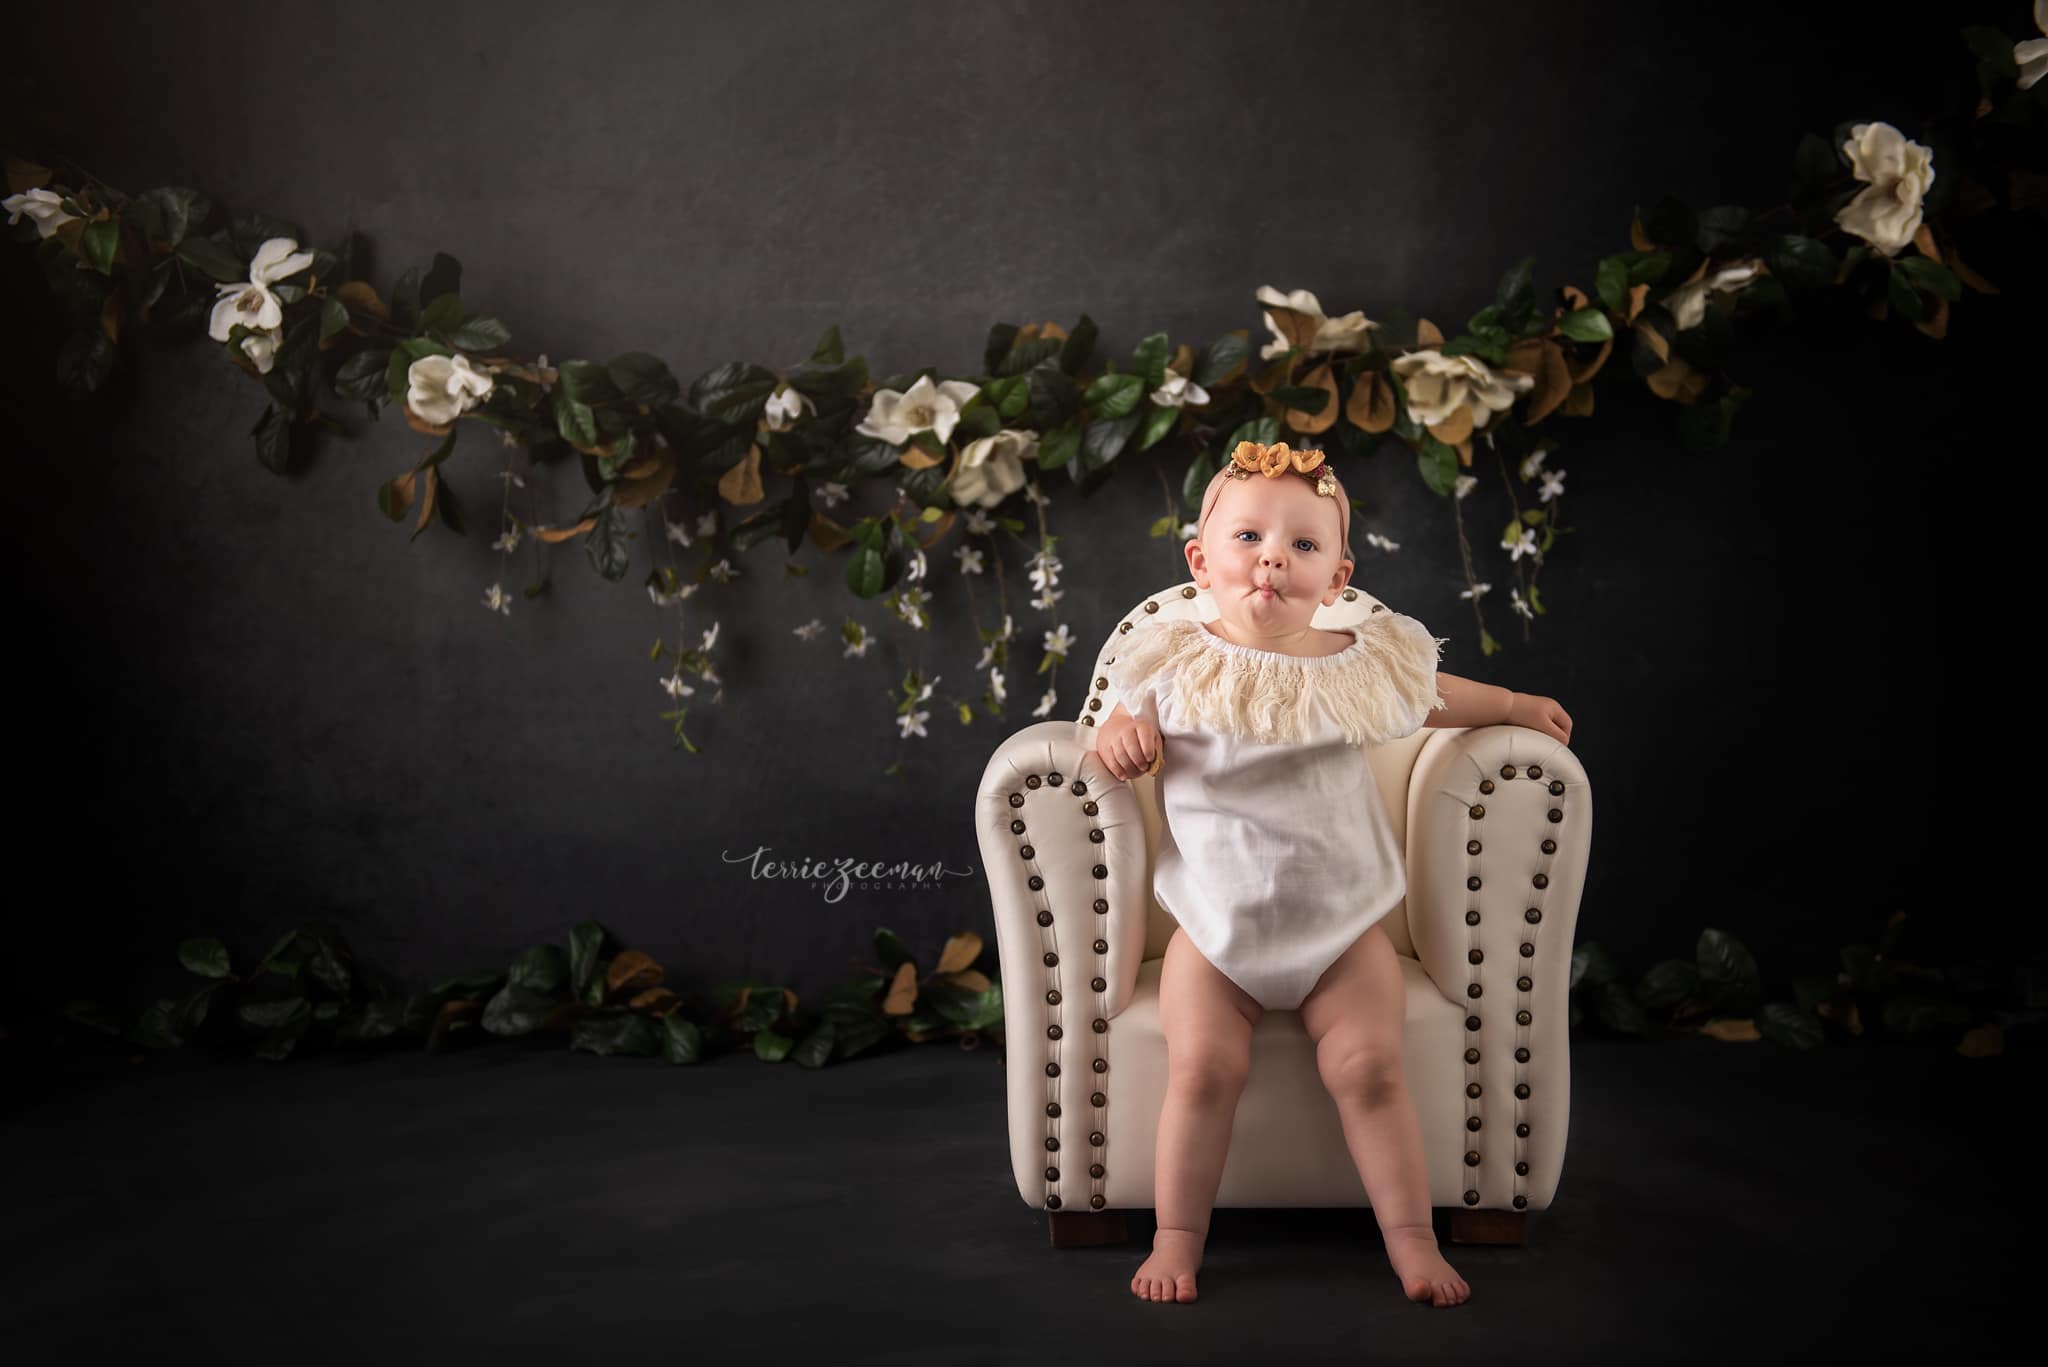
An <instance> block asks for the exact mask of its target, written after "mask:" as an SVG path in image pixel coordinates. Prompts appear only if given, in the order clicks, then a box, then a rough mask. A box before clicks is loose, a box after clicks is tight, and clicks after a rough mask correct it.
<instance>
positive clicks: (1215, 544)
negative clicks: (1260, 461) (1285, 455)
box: [1187, 474, 1351, 635]
mask: <svg viewBox="0 0 2048 1367" xmlns="http://www.w3.org/2000/svg"><path fill="white" fill-rule="evenodd" d="M1338 497H1342V495H1341V494H1340V495H1338ZM1339 535H1340V529H1339V526H1338V511H1337V500H1336V498H1328V497H1325V496H1323V495H1321V494H1318V493H1317V492H1316V491H1315V486H1314V485H1312V484H1310V483H1309V482H1308V481H1307V480H1304V479H1301V478H1298V477H1297V476H1294V475H1291V474H1289V475H1280V476H1278V477H1276V478H1270V479H1269V478H1267V477H1265V476H1263V475H1255V476H1253V477H1252V478H1251V479H1240V480H1231V481H1229V482H1227V483H1226V484H1225V485H1224V486H1223V490H1222V492H1220V493H1219V494H1217V495H1216V506H1215V507H1214V508H1212V509H1210V511H1209V520H1208V522H1207V523H1206V524H1204V526H1203V528H1202V535H1201V536H1200V538H1198V539H1197V540H1194V541H1190V542H1188V543H1187V557H1188V568H1189V570H1190V571H1192V573H1193V575H1194V580H1195V583H1196V584H1197V585H1199V586H1200V587H1202V588H1205V589H1207V590H1209V593H1210V596H1211V597H1213V598H1214V599H1215V600H1216V609H1217V611H1218V612H1220V613H1221V614H1222V615H1223V616H1224V618H1225V619H1227V620H1228V621H1229V622H1230V623H1231V624H1232V625H1233V626H1241V627H1243V628H1245V629H1246V630H1247V631H1248V632H1249V633H1252V634H1256V635H1272V634H1275V633H1278V632H1286V631H1296V630H1300V629H1303V628H1305V627H1307V626H1308V625H1309V619H1310V618H1312V617H1314V616H1315V613H1316V609H1317V608H1318V607H1323V606H1327V605H1329V604H1331V603H1334V602H1336V601H1337V594H1338V592H1339V591H1341V590H1342V589H1343V587H1344V584H1345V581H1346V580H1348V579H1349V578H1350V577H1351V561H1350V559H1349V558H1348V557H1347V556H1345V555H1344V554H1343V553H1342V550H1341V548H1340V547H1339V545H1338V537H1339Z"/></svg>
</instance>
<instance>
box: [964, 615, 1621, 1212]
mask: <svg viewBox="0 0 2048 1367" xmlns="http://www.w3.org/2000/svg"><path fill="white" fill-rule="evenodd" d="M1385 610H1386V609H1385V608H1384V607H1383V606H1382V605H1381V604H1379V603H1377V602H1375V601H1374V600H1373V599H1372V598H1371V597H1370V596H1369V595H1367V594H1365V593H1364V592H1362V591H1360V590H1358V589H1356V588H1349V589H1346V590H1345V591H1344V593H1343V595H1342V596H1341V597H1340V598H1339V599H1338V601H1337V602H1336V603H1335V604H1333V605H1331V606H1329V607H1325V608H1321V609H1319V610H1318V611H1317V613H1316V616H1315V618H1314V622H1315V624H1316V625H1317V626H1320V627H1329V628H1335V627H1339V626H1342V625H1345V624H1347V623H1351V622H1355V621H1358V620H1359V619H1361V618H1363V617H1364V616H1365V615H1366V614H1367V613H1369V612H1381V611H1385ZM1146 614H1164V615H1167V616H1176V617H1192V618H1197V619H1199V620H1204V621H1213V620H1214V619H1215V618H1216V616H1217V612H1216V609H1215V607H1214V605H1213V604H1212V603H1211V602H1210V599H1209V594H1208V592H1207V591H1206V590H1203V589H1199V588H1197V587H1196V586H1195V585H1194V584H1193V583H1185V584H1180V585H1176V586H1174V587H1172V588H1169V589H1166V590H1165V591H1163V592H1160V593H1156V594H1153V595H1152V596H1151V597H1149V598H1147V599H1145V600H1144V601H1142V602H1140V603H1138V604H1136V605H1135V606H1134V608H1133V610H1132V611H1131V612H1129V613H1127V614H1125V616H1124V618H1123V620H1122V621H1121V622H1119V623H1118V625H1117V628H1116V630H1115V631H1112V632H1111V633H1110V636H1109V639H1108V640H1107V641H1106V642H1105V643H1104V644H1103V646H1102V649H1101V650H1100V651H1098V652H1097V653H1096V657H1095V661H1094V667H1093V669H1091V670H1090V672H1089V676H1088V680H1087V693H1088V696H1087V701H1086V703H1085V705H1084V706H1083V707H1082V709H1081V713H1080V717H1079V719H1078V720H1077V721H1073V722H1067V721H1046V722H1040V723H1037V724H1035V725H1032V726H1027V727H1025V728H1024V729H1023V730H1021V731H1019V732H1017V733H1016V734H1015V735H1013V736H1011V737H1010V738H1009V739H1008V740H1007V741H1005V742H1004V743H1003V744H1002V746H1001V747H1000V748H999V749H998V750H997V751H996V753H995V755H994V757H993V758H992V759H990V760H989V763H988V767H987V769H986V770H985V771H984V772H983V774H982V780H981V792H980V795H979V797H978V798H977V800H976V806H975V826H976V831H977V834H978V837H979V840H980V843H981V854H982V862H983V865H984V867H985V869H986V871H987V876H988V883H989V892H990V896H991V898H992V900H993V902H994V905H995V923H996V940H997V947H998V951H999V954H1000V957H1001V962H1002V979H1003V996H1004V1011H1005V1038H1006V1041H1007V1044H1006V1062H1005V1067H1006V1071H1007V1081H1008V1087H1009V1120H1010V1163H1011V1167H1012V1169H1013V1170H1014V1173H1015V1176H1016V1179H1017V1190H1018V1192H1019V1193H1020V1194H1021V1195H1022V1196H1023V1198H1024V1200H1025V1202H1026V1203H1027V1204H1029V1205H1032V1206H1039V1207H1043V1208H1044V1209H1045V1211H1046V1212H1047V1224H1048V1227H1049V1230H1050V1233H1051V1237H1052V1242H1053V1243H1054V1244H1055V1245H1056V1246H1061V1247H1065V1246H1070V1245H1075V1244H1088V1243H1105V1242H1119V1241H1122V1240H1123V1239H1124V1238H1126V1237H1127V1236H1126V1232H1125V1227H1124V1211H1126V1210H1128V1209H1131V1208H1134V1207H1135V1208H1140V1209H1150V1208H1151V1207H1152V1203H1153V1186H1152V1167H1153V1152H1154V1142H1155V1139H1156V1137H1157V1129H1158V1122H1159V1112H1160V1103H1161V1101H1162V1100H1163V1099H1164V1096H1165V1091H1166V1042H1165V1039H1164V1037H1163V1036H1162V1034H1161V1033H1160V1025H1159V969H1160V965H1161V963H1162V959H1161V956H1162V955H1163V954H1164V953H1165V952H1166V943H1167V940H1168V939H1169V938H1170V937H1171V936H1172V933H1173V920H1172V918H1171V917H1170V916H1168V914H1167V913H1166V911H1165V910H1164V909H1163V908H1162V907H1161V906H1160V905H1159V903H1158V902H1157V901H1156V900H1155V899H1154V898H1153V896H1152V890H1151V889H1152V861H1153V858H1154V856H1155V854H1156V852H1157V850H1158V845H1159V820H1160V818H1159V805H1158V798H1157V794H1156V793H1155V785H1156V780H1154V779H1152V778H1150V777H1140V778H1138V779H1136V780H1134V781H1133V782H1130V783H1123V782H1119V781H1118V780H1116V779H1114V778H1112V777H1111V776H1110V775H1109V772H1108V770H1107V769H1106V768H1104V766H1103V764H1102V762H1101V760H1100V759H1099V758H1098V757H1097V756H1096V754H1095V750H1094V742H1093V737H1092V735H1091V733H1090V728H1092V727H1093V726H1094V725H1095V724H1096V722H1097V721H1098V720H1099V719H1100V718H1103V717H1106V716H1108V715H1109V712H1110V709H1111V708H1113V707H1114V706H1115V705H1116V701H1117V695H1116V691H1115V688H1114V686H1113V685H1112V684H1111V683H1110V682H1109V677H1108V675H1107V673H1106V672H1105V671H1104V669H1103V666H1104V665H1105V664H1106V663H1108V662H1109V661H1110V660H1111V659H1113V658H1114V657H1115V654H1116V650H1117V644H1118V642H1119V641H1120V640H1121V639H1122V636H1123V634H1124V633H1125V632H1127V631H1130V630H1131V629H1132V628H1133V627H1135V626H1136V625H1137V624H1138V623H1139V622H1140V621H1142V620H1143V618H1144V616H1145V615H1146ZM1367 759H1368V762H1369V764H1370V766H1371V769H1372V772H1373V775H1374V777H1375V778H1376V779H1377V780H1378V783H1379V791H1380V796H1381V798H1382V799H1383V800H1384V801H1385V803H1386V806H1387V813H1388V816H1389V817H1390V818H1391V819H1392V821H1393V825H1394V832H1395V836H1396V838H1397V839H1398V840H1400V842H1401V844H1402V847H1403V848H1404V849H1405V850H1406V852H1407V877H1408V887H1407V897H1406V900H1405V902H1403V903H1401V904H1398V905H1397V906H1396V907H1395V909H1394V911H1393V912H1392V913H1391V914H1390V915H1389V916H1388V917H1387V918H1386V920H1385V921H1384V922H1382V924H1383V925H1385V926H1386V927H1387V930H1388V932H1389V934H1391V935H1392V937H1393V940H1394V945H1395V947H1396V948H1397V949H1398V950H1399V951H1400V953H1401V956H1402V957H1401V967H1402V969H1403V971H1404V973H1405V975H1406V979H1407V988H1408V992H1407V1013H1406V1017H1405V1020H1406V1024H1405V1034H1404V1038H1403V1057H1404V1062H1405V1074H1406V1079H1407V1083H1408V1091H1409V1094H1410V1096H1411V1097H1413V1099H1414V1102H1415V1106H1416V1110H1417V1112H1418V1113H1419V1116H1420V1119H1421V1122H1422V1133H1423V1142H1424V1147H1425V1150H1426V1152H1427V1154H1428V1157H1429V1182H1430V1202H1431V1204H1432V1205H1435V1206H1445V1207H1449V1208H1450V1217H1451V1218H1450V1236H1451V1239H1452V1240H1453V1241H1454V1242H1458V1243H1517V1244H1518V1243H1521V1242H1523V1240H1524V1238H1525V1233H1526V1221H1527V1219H1528V1214H1529V1212H1531V1211H1537V1210H1542V1209H1544V1208H1545V1207H1546V1206H1548V1205H1549V1204H1550V1201H1551V1198H1552V1196H1553V1195H1554V1194H1555V1193H1556V1191H1557V1179H1558V1174H1559V1170H1560V1169H1561V1168H1562V1166H1563V1163H1564V1145H1565V1134H1566V1131H1567V1128H1568V1122H1569V1119H1570V1111H1571V1070H1570V1060H1569V1057H1568V1047H1569V1043H1570V1040H1569V1023H1568V1020H1567V1011H1568V993H1569V990H1570V975H1571V958H1572V928H1573V925H1574V923H1575V922H1576V920H1577V916H1578V906H1579V893H1580V889H1581V888H1582V887H1583V886H1584V879H1585V871H1586V856H1587V851H1588V849H1589V848H1590V844H1591V838H1592V833H1593V823H1592V818H1593V808H1592V797H1591V790H1590V789H1589V787H1588V785H1587V782H1586V776H1585V773H1584V771H1583V770H1581V769H1580V767H1579V763H1578V760H1577V758H1576V757H1575V756H1574V755H1573V754H1572V752H1571V751H1570V750H1569V749H1567V748H1566V747H1565V746H1564V745H1562V744H1560V743H1559V742H1557V741H1555V740H1553V739H1551V738H1550V737H1549V736H1546V735H1544V734H1543V733H1541V732H1539V731H1534V730H1530V729H1528V728H1526V727H1519V726H1504V725H1503V726H1483V727H1475V728H1463V729H1457V730H1448V729H1442V728H1437V727H1424V728H1423V729H1422V730H1420V731H1418V732H1417V733H1415V734H1414V735H1413V736H1409V737H1405V738H1403V739H1401V740H1398V741H1394V742H1391V743H1389V744H1386V745H1383V746H1377V747H1372V748H1370V749H1369V750H1368V752H1367ZM1216 1204H1217V1205H1218V1206H1369V1205H1370V1202H1369V1201H1368V1200H1367V1199H1366V1195H1365V1188H1364V1184H1363V1183H1362V1182H1360V1180H1359V1177H1358V1170H1357V1168H1356V1167H1355V1166H1354V1165H1353V1163H1352V1160H1351V1155H1350V1153H1349V1152H1348V1150H1347V1149H1346V1148H1345V1144H1344V1135H1343V1131H1342V1128H1341V1127H1340V1125H1339V1123H1338V1118H1337V1109H1336V1105H1335V1103H1333V1102H1332V1101H1331V1100H1330V1097H1329V1094H1328V1093H1327V1092H1326V1091H1325V1090H1324V1088H1323V1084H1322V1081H1321V1079H1320V1077H1319V1075H1318V1074H1317V1071H1316V1063H1315V1054H1314V1049H1313V1047H1312V1046H1311V1045H1310V1043H1309V1039H1308V1035H1307V1034H1306V1033H1305V1032H1304V1031H1303V1029H1302V1026H1301V1017H1300V1013H1299V1012H1296V1011H1268V1012H1266V1013H1265V1014H1264V1015H1263V1016H1262V1017H1261V1018H1260V1020H1259V1023H1258V1025H1257V1026H1256V1027H1255V1028H1254V1029H1253V1032H1252V1064H1251V1073H1250V1076H1249V1078H1248V1080H1247V1081H1246V1084H1245V1089H1244V1093H1243V1095H1242V1097H1241V1098H1240V1099H1239V1102H1238V1108H1237V1114H1236V1119H1235V1123H1234V1127H1233V1129H1232V1134H1231V1143H1230V1154H1229V1158H1228V1160H1227V1162H1226V1163H1225V1166H1224V1170H1223V1177H1222V1181H1221V1184H1220V1186H1219V1188H1218V1190H1217V1194H1216Z"/></svg>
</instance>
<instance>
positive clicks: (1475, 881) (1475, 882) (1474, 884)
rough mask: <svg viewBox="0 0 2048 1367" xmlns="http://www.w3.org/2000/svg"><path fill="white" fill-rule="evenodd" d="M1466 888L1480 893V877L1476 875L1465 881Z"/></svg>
mask: <svg viewBox="0 0 2048 1367" xmlns="http://www.w3.org/2000/svg"><path fill="white" fill-rule="evenodd" d="M1465 886H1466V887H1467V888H1469V889H1471V890H1472V891H1473V892H1477V891H1479V875H1478V874H1476V873H1475V874H1473V875H1472V876H1471V877H1469V878H1467V879H1466V880H1465Z"/></svg>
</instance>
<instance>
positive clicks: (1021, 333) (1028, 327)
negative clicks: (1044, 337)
mask: <svg viewBox="0 0 2048 1367" xmlns="http://www.w3.org/2000/svg"><path fill="white" fill-rule="evenodd" d="M1037 336H1038V324H1036V323H1026V324H1024V325H1023V326H1022V327H1020V328H1018V329H1017V335H1016V336H1015V337H1012V338H1011V339H1010V350H1012V351H1015V350H1016V349H1017V348H1018V347H1020V346H1022V345H1023V344H1024V343H1026V342H1029V341H1032V340H1034V339H1035V338H1036V337H1037Z"/></svg>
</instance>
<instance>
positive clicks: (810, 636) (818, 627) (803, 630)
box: [791, 617, 825, 641]
mask: <svg viewBox="0 0 2048 1367" xmlns="http://www.w3.org/2000/svg"><path fill="white" fill-rule="evenodd" d="M824 629H825V624H824V623H823V622H821V621H819V620H818V619H817V618H815V617H813V618H812V619H811V620H810V621H808V622H805V623H804V624H803V625H802V626H800V627H792V628H791V630H792V631H794V632H795V633H796V634H797V635H798V636H801V637H802V638H803V639H804V640H806V641H810V640H815V639H816V638H817V635H818V633H819V632H821V631H823V630H824Z"/></svg>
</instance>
